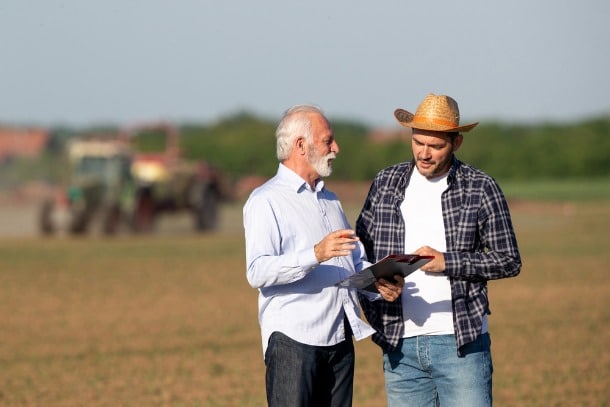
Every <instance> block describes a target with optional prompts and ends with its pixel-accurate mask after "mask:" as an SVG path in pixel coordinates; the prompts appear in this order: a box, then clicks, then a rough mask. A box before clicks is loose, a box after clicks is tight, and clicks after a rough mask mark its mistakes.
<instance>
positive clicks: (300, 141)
mask: <svg viewBox="0 0 610 407" xmlns="http://www.w3.org/2000/svg"><path fill="white" fill-rule="evenodd" d="M294 148H295V149H296V151H297V152H298V153H299V154H301V155H303V154H305V137H297V138H296V139H295V140H294Z"/></svg>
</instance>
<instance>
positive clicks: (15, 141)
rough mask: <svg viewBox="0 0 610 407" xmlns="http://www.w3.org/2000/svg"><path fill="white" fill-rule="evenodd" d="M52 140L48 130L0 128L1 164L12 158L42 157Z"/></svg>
mask: <svg viewBox="0 0 610 407" xmlns="http://www.w3.org/2000/svg"><path fill="white" fill-rule="evenodd" d="M50 138H51V135H50V132H49V131H48V130H46V129H37V128H32V129H28V128H8V127H0V163H1V162H3V161H5V160H7V159H10V158H12V157H23V158H36V157H38V156H40V155H41V154H42V153H43V152H44V151H45V149H46V148H47V145H48V143H49V140H50Z"/></svg>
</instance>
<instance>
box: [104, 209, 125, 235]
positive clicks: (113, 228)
mask: <svg viewBox="0 0 610 407" xmlns="http://www.w3.org/2000/svg"><path fill="white" fill-rule="evenodd" d="M120 224H121V208H119V206H118V205H111V206H110V207H109V208H107V209H106V210H105V211H104V218H103V219H102V232H103V233H104V234H105V235H107V236H110V235H115V234H116V233H117V232H118V230H119V226H120Z"/></svg>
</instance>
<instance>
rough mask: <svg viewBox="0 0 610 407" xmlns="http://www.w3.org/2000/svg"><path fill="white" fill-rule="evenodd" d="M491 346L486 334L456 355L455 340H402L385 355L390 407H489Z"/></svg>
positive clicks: (448, 337) (444, 337) (436, 337)
mask: <svg viewBox="0 0 610 407" xmlns="http://www.w3.org/2000/svg"><path fill="white" fill-rule="evenodd" d="M490 347H491V340H490V337H489V334H488V333H485V334H483V335H480V336H479V337H478V338H477V340H476V341H474V342H471V343H469V344H467V345H466V346H464V347H463V348H462V356H459V357H458V355H457V345H456V343H455V336H454V335H426V336H416V337H413V338H403V339H402V342H401V344H400V348H399V349H398V350H396V351H393V352H386V351H384V353H383V370H384V375H385V383H386V393H387V397H388V406H389V407H397V406H401V407H402V406H417V407H423V406H443V407H452V406H463V407H483V406H491V404H492V395H491V387H492V386H491V376H492V372H493V366H492V362H491V351H490Z"/></svg>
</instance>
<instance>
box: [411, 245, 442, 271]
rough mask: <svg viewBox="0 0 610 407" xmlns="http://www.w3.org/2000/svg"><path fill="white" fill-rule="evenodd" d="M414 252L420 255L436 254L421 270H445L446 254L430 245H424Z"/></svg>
mask: <svg viewBox="0 0 610 407" xmlns="http://www.w3.org/2000/svg"><path fill="white" fill-rule="evenodd" d="M414 254H419V255H420V256H434V258H433V259H432V260H430V261H429V262H428V263H426V264H424V265H423V266H421V268H420V270H421V271H425V272H427V273H442V272H443V271H445V255H444V254H443V253H441V252H439V251H438V250H434V249H433V248H431V247H430V246H422V247H420V248H419V249H417V250H416V251H415V253H414Z"/></svg>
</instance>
